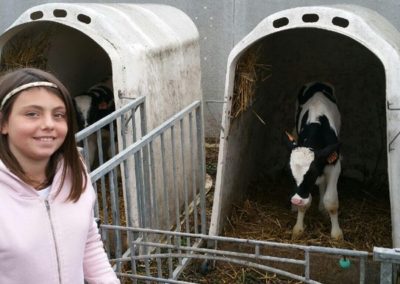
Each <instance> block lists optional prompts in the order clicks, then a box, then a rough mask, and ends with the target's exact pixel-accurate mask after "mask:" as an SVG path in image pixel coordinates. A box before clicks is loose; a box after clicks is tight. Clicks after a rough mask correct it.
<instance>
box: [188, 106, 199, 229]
mask: <svg viewBox="0 0 400 284" xmlns="http://www.w3.org/2000/svg"><path fill="white" fill-rule="evenodd" d="M193 140H194V139H193V113H192V112H191V113H189V145H191V148H190V167H191V168H192V196H193V224H194V233H195V234H197V233H199V228H198V226H199V221H198V212H197V200H196V196H197V188H196V182H197V180H198V178H197V175H196V172H197V168H196V165H197V164H195V159H196V157H195V149H194V147H196V149H197V147H199V145H197V144H195V143H194V141H193ZM199 191H200V189H199Z"/></svg>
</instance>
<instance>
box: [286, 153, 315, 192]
mask: <svg viewBox="0 0 400 284" xmlns="http://www.w3.org/2000/svg"><path fill="white" fill-rule="evenodd" d="M314 158H315V155H314V152H313V151H311V150H310V148H306V147H297V148H295V149H293V151H292V153H291V154H290V163H289V164H290V169H291V171H292V175H293V177H294V180H295V181H296V184H297V186H300V184H301V183H302V182H303V179H304V175H305V174H306V173H307V171H308V170H309V168H310V165H311V163H312V162H313V161H314Z"/></svg>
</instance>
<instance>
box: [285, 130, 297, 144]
mask: <svg viewBox="0 0 400 284" xmlns="http://www.w3.org/2000/svg"><path fill="white" fill-rule="evenodd" d="M285 133H286V135H287V137H288V138H289V140H290V142H294V141H295V139H294V137H293V136H292V135H290V134H289V132H287V131H285Z"/></svg>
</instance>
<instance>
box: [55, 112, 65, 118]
mask: <svg viewBox="0 0 400 284" xmlns="http://www.w3.org/2000/svg"><path fill="white" fill-rule="evenodd" d="M54 117H55V118H57V119H65V117H66V115H65V113H63V112H58V113H55V114H54Z"/></svg>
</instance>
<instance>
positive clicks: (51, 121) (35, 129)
mask: <svg viewBox="0 0 400 284" xmlns="http://www.w3.org/2000/svg"><path fill="white" fill-rule="evenodd" d="M67 131H68V126H67V113H66V107H65V104H64V102H63V101H62V100H61V99H60V98H59V97H57V96H56V95H55V94H53V93H52V92H49V91H48V90H47V89H45V88H40V87H35V88H31V89H27V90H25V91H22V92H21V94H19V95H18V97H17V98H16V100H15V101H14V104H13V106H12V109H11V113H10V116H9V118H8V121H6V122H4V124H3V127H2V129H1V133H2V134H7V135H8V145H9V147H10V150H11V152H12V153H13V154H14V156H15V157H16V158H17V160H18V162H19V163H20V164H21V165H22V166H24V164H25V163H32V162H45V163H46V162H48V161H49V159H50V157H51V155H53V154H54V152H56V151H57V149H58V148H60V146H61V145H62V144H63V142H64V140H65V137H66V135H67Z"/></svg>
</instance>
